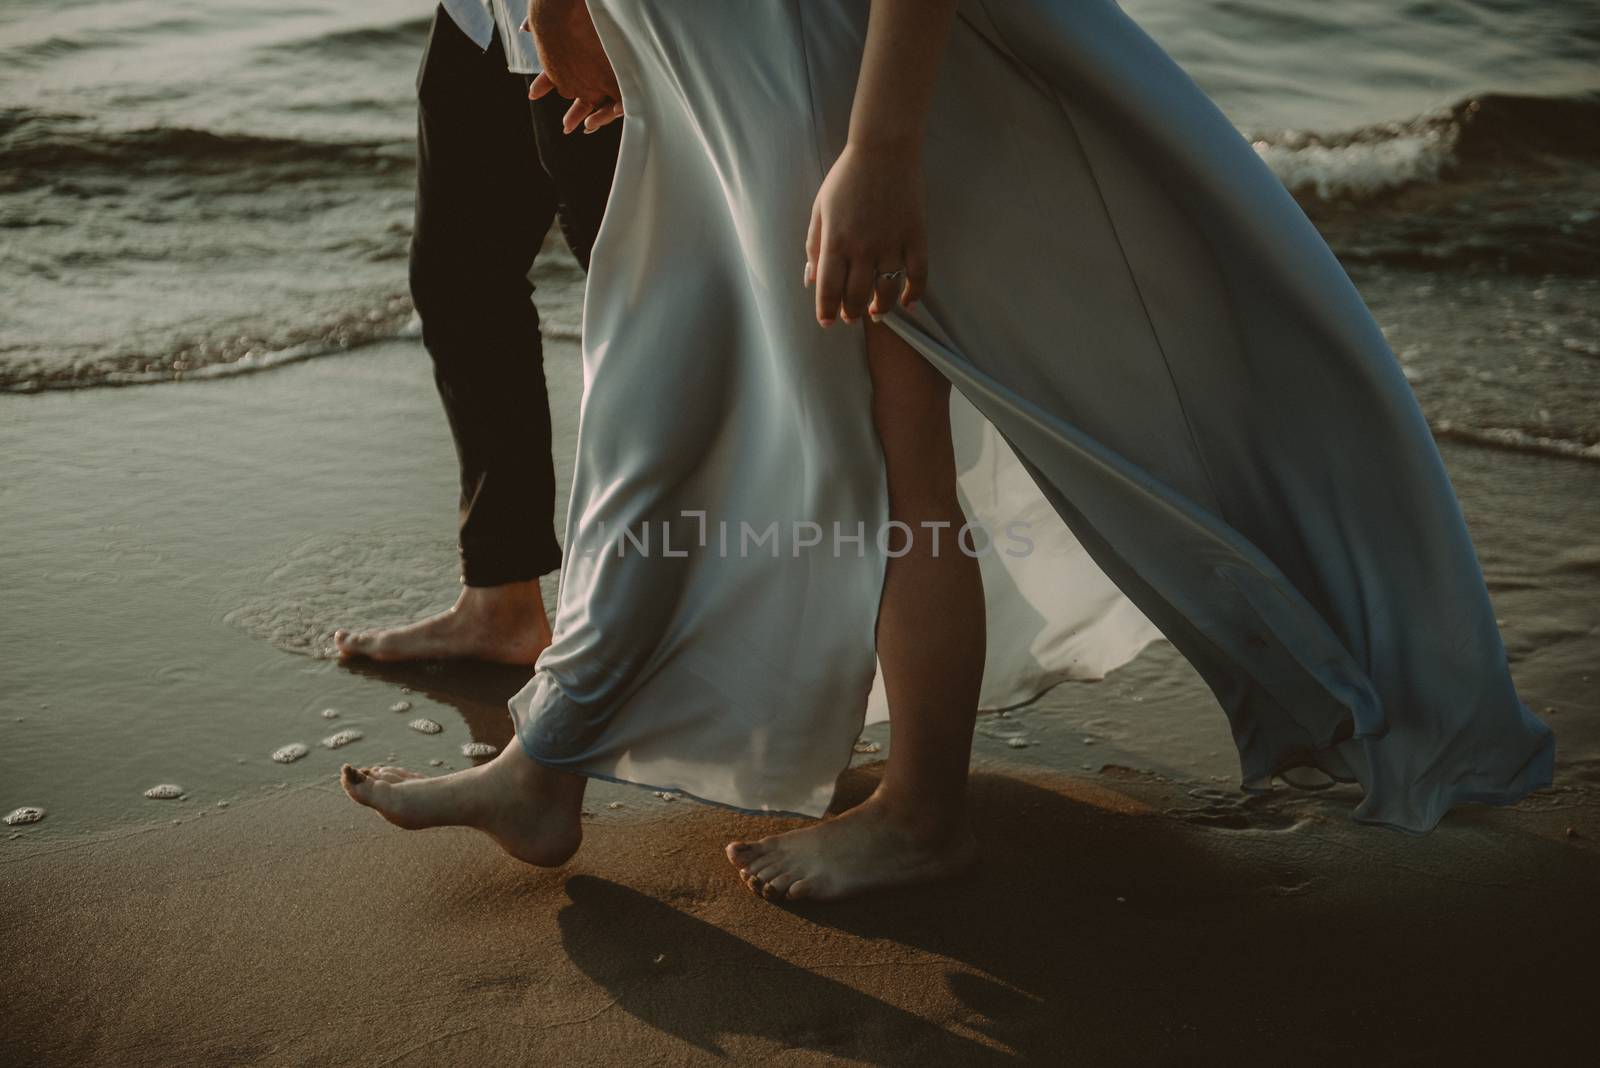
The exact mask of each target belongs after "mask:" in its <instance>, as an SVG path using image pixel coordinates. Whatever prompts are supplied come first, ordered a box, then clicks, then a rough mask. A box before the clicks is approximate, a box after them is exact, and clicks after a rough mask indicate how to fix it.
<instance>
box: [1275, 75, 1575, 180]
mask: <svg viewBox="0 0 1600 1068" xmlns="http://www.w3.org/2000/svg"><path fill="white" fill-rule="evenodd" d="M1252 143H1253V144H1254V146H1255V149H1256V152H1257V154H1259V155H1260V156H1261V158H1262V159H1263V160H1265V161H1266V163H1267V165H1268V166H1269V167H1271V168H1272V170H1273V172H1274V173H1276V174H1277V175H1278V177H1279V178H1280V179H1281V180H1282V181H1283V183H1284V184H1285V185H1286V186H1288V187H1289V189H1290V190H1292V191H1293V192H1295V193H1297V194H1301V195H1302V196H1311V197H1315V198H1316V199H1319V200H1324V201H1326V200H1337V199H1353V200H1361V199H1368V198H1372V197H1374V196H1378V195H1380V194H1384V193H1388V192H1392V191H1394V190H1397V189H1401V188H1404V187H1406V186H1410V185H1415V184H1418V183H1433V182H1439V181H1441V180H1446V179H1457V178H1461V177H1463V176H1470V175H1471V174H1472V173H1475V172H1481V171H1484V170H1491V169H1493V170H1501V169H1505V168H1508V167H1515V166H1517V165H1526V164H1536V165H1544V166H1548V165H1550V164H1551V163H1554V162H1556V161H1568V162H1593V161H1595V160H1597V159H1600V93H1594V94H1581V95H1577V96H1570V97H1537V96H1514V95H1510V94H1503V93H1490V94H1485V95H1482V96H1476V97H1472V98H1469V99H1467V100H1463V101H1460V102H1458V103H1456V104H1454V105H1452V106H1450V107H1448V108H1443V109H1441V110H1439V111H1435V112H1430V113H1429V114H1426V115H1420V116H1417V117H1415V118H1412V119H1408V120H1405V121H1401V122H1385V123H1378V124H1376V125H1372V126H1365V127H1361V128H1360V129H1356V130H1351V131H1345V132H1341V133H1332V134H1325V133H1317V132H1314V131H1300V130H1282V131H1277V132H1273V133H1265V134H1260V135H1257V136H1255V137H1253V138H1252Z"/></svg>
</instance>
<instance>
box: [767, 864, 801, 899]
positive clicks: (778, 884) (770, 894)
mask: <svg viewBox="0 0 1600 1068" xmlns="http://www.w3.org/2000/svg"><path fill="white" fill-rule="evenodd" d="M798 880H799V876H798V875H796V874H795V873H794V872H792V871H782V872H779V873H778V874H777V875H774V876H773V877H772V879H771V880H770V881H769V882H768V883H767V893H766V898H767V900H768V901H779V900H782V899H783V897H784V896H785V895H787V894H788V893H789V887H791V886H793V885H794V884H795V883H796V882H797V881H798Z"/></svg>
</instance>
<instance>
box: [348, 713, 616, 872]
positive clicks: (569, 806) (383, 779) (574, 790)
mask: <svg viewBox="0 0 1600 1068" xmlns="http://www.w3.org/2000/svg"><path fill="white" fill-rule="evenodd" d="M340 783H341V785H343V786H344V792H345V793H347V794H349V795H350V797H351V798H352V799H353V800H355V801H357V802H359V803H361V804H363V805H365V806H367V807H368V808H370V809H375V810H377V812H378V814H379V815H381V816H382V817H383V818H384V819H386V820H388V821H389V822H390V823H392V824H394V825H395V826H396V827H403V828H405V829H406V830H408V831H415V830H421V829H422V828H424V827H472V828H475V829H477V830H480V831H482V832H483V833H485V834H487V835H488V836H489V837H491V838H493V839H494V840H495V842H496V843H498V844H499V846H500V848H501V849H504V850H505V851H506V852H507V853H509V854H511V855H512V856H513V857H516V858H517V859H518V860H521V861H526V862H527V863H529V864H537V865H539V866H541V867H547V868H550V867H555V866H556V865H558V864H561V863H563V862H565V861H566V859H567V858H568V857H570V856H572V854H574V853H576V852H577V851H578V845H579V843H580V842H581V841H582V840H583V826H582V824H581V823H580V822H579V817H580V816H581V814H582V808H583V791H584V787H586V786H587V785H588V783H589V780H588V779H586V778H584V777H583V776H581V775H572V774H569V773H568V772H564V771H553V770H551V769H550V768H547V767H545V766H544V765H542V764H537V763H535V762H534V761H533V759H532V758H531V757H529V756H528V754H527V752H526V751H525V750H524V749H523V748H522V743H521V742H519V741H518V740H517V739H515V738H513V739H512V740H511V744H509V745H507V746H506V747H505V749H504V750H503V751H502V752H501V753H500V755H499V756H497V757H495V758H494V759H493V760H491V761H489V763H487V764H482V765H479V766H477V767H472V768H465V769H463V770H461V771H457V772H452V773H451V774H449V775H437V776H426V775H418V774H417V773H416V772H413V771H406V770H405V769H403V768H390V767H373V768H363V769H361V770H357V769H356V768H353V767H351V766H350V765H349V764H346V765H345V766H344V769H343V771H342V772H341V773H340Z"/></svg>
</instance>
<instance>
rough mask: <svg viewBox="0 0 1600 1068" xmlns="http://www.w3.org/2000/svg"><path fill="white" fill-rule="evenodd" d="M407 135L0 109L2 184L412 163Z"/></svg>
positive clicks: (348, 168)
mask: <svg viewBox="0 0 1600 1068" xmlns="http://www.w3.org/2000/svg"><path fill="white" fill-rule="evenodd" d="M413 156H414V149H413V146H412V144H411V142H410V141H379V140H373V141H343V142H341V141H316V140H305V139H300V138H290V137H266V136H260V135H255V134H245V133H226V132H214V131H211V130H197V129H190V128H188V127H165V126H161V127H151V128H145V129H136V130H107V129H103V128H100V127H97V126H96V125H94V124H93V122H92V121H91V120H89V119H87V118H84V117H82V116H78V115H68V114H50V113H41V112H36V111H32V110H29V109H26V108H0V190H8V191H15V190H21V189H27V188H31V187H33V186H36V185H44V184H48V183H50V182H54V181H57V180H59V179H61V178H62V177H65V176H69V175H71V174H73V173H74V172H80V171H113V172H117V173H119V174H121V175H124V176H130V175H131V176H138V175H143V174H149V173H152V172H154V173H159V174H162V175H171V174H216V173H226V174H245V175H247V174H249V169H250V168H264V169H281V168H283V167H286V166H287V167H290V168H293V169H295V170H297V171H312V172H321V171H327V172H335V173H338V172H348V173H359V172H358V171H357V168H360V169H364V170H367V171H370V170H371V169H373V168H377V169H379V170H384V171H387V170H392V169H396V168H400V167H409V166H411V161H412V159H413Z"/></svg>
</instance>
